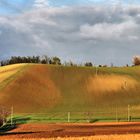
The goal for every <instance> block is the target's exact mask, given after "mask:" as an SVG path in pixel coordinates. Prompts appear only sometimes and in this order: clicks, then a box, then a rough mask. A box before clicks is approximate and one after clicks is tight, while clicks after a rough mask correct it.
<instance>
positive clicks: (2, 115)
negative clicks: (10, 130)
mask: <svg viewBox="0 0 140 140" xmlns="http://www.w3.org/2000/svg"><path fill="white" fill-rule="evenodd" d="M9 115H10V110H8V109H6V108H5V107H0V126H2V125H4V124H5V123H6V122H7V118H8V116H9Z"/></svg>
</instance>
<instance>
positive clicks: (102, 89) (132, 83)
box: [87, 74, 138, 94]
mask: <svg viewBox="0 0 140 140" xmlns="http://www.w3.org/2000/svg"><path fill="white" fill-rule="evenodd" d="M137 84H138V83H137V81H136V80H135V79H133V78H132V77H129V76H124V75H113V74H112V75H99V76H94V77H90V78H89V80H88V82H87V90H88V91H89V92H92V93H94V94H101V93H107V94H108V92H117V91H120V90H124V89H125V90H128V91H129V90H130V89H135V87H136V85H137Z"/></svg>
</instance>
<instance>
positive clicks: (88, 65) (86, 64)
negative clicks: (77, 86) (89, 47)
mask: <svg viewBox="0 0 140 140" xmlns="http://www.w3.org/2000/svg"><path fill="white" fill-rule="evenodd" d="M85 66H86V67H92V66H93V64H92V63H91V62H86V63H85Z"/></svg>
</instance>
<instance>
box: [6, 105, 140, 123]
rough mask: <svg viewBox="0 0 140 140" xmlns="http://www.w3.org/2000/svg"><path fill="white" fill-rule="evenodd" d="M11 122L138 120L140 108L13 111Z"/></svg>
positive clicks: (139, 119)
mask: <svg viewBox="0 0 140 140" xmlns="http://www.w3.org/2000/svg"><path fill="white" fill-rule="evenodd" d="M9 120H10V123H11V124H12V123H14V124H21V123H78V122H79V123H81V122H86V123H87V122H88V123H94V122H137V121H140V110H139V109H136V108H132V107H130V106H129V105H128V107H127V109H122V110H120V109H117V108H116V109H114V110H112V111H110V112H108V111H95V112H94V111H93V112H91V111H89V112H51V113H16V114H14V113H13V110H11V116H10V119H9Z"/></svg>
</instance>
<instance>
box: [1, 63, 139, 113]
mask: <svg viewBox="0 0 140 140" xmlns="http://www.w3.org/2000/svg"><path fill="white" fill-rule="evenodd" d="M4 69H5V70H4ZM9 73H10V74H9ZM3 75H6V76H3ZM0 79H2V80H0V104H1V105H3V106H7V107H11V106H13V107H14V112H18V113H19V112H24V113H25V112H35V113H36V112H64V111H66V112H68V111H97V110H100V109H102V110H103V109H104V110H111V109H112V108H114V107H116V106H117V107H118V108H124V107H126V106H127V105H128V104H130V105H132V106H135V107H136V108H139V107H140V67H122V68H98V70H97V74H96V68H94V67H93V68H90V67H64V66H53V65H41V64H21V65H12V66H6V67H1V68H0Z"/></svg>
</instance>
